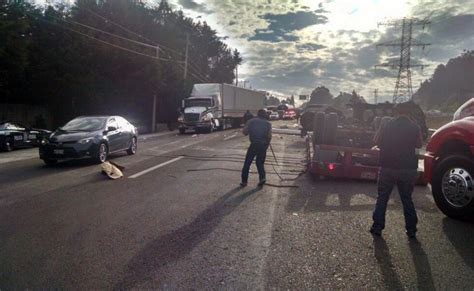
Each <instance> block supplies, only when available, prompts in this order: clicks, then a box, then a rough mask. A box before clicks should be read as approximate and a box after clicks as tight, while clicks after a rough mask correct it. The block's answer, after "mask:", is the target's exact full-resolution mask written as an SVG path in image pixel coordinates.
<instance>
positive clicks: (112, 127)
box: [107, 126, 117, 132]
mask: <svg viewBox="0 0 474 291" xmlns="http://www.w3.org/2000/svg"><path fill="white" fill-rule="evenodd" d="M115 130H117V128H116V127H115V126H109V127H107V132H111V131H115Z"/></svg>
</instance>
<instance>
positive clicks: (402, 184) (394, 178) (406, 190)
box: [370, 103, 422, 239]
mask: <svg viewBox="0 0 474 291" xmlns="http://www.w3.org/2000/svg"><path fill="white" fill-rule="evenodd" d="M410 110H411V107H410V105H409V104H407V103H400V104H397V105H396V107H395V113H396V118H395V119H393V120H392V121H390V122H388V123H387V124H386V125H384V126H381V128H380V130H379V132H378V133H377V134H376V136H375V143H376V145H377V146H378V148H379V149H380V172H379V178H378V196H377V203H376V205H375V210H374V213H373V221H374V222H373V225H372V227H371V228H370V232H371V233H372V234H374V235H377V236H380V235H381V234H382V230H383V229H384V228H385V213H386V211H387V203H388V200H389V198H390V194H391V192H392V190H393V188H394V186H395V185H396V186H397V188H398V192H399V194H400V200H401V201H402V204H403V214H404V216H405V228H406V234H407V235H408V237H409V238H411V239H414V238H416V231H417V227H416V226H417V223H418V218H417V215H416V210H415V206H414V204H413V200H412V193H413V188H414V185H415V180H416V178H417V175H418V172H417V169H418V157H417V155H416V149H417V148H420V147H421V146H422V135H421V131H420V127H419V126H418V125H417V124H416V123H414V122H413V121H412V120H411V118H410Z"/></svg>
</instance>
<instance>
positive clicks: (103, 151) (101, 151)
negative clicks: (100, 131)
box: [95, 143, 109, 164]
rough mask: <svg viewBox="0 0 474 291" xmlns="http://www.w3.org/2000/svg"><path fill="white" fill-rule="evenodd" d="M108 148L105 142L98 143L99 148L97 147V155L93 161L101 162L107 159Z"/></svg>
mask: <svg viewBox="0 0 474 291" xmlns="http://www.w3.org/2000/svg"><path fill="white" fill-rule="evenodd" d="M108 152H109V151H108V148H107V145H106V144H105V143H100V144H99V148H98V149H97V156H96V157H95V161H96V163H98V164H101V163H103V162H105V161H106V160H107V156H108Z"/></svg>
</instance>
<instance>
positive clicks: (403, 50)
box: [375, 18, 430, 103]
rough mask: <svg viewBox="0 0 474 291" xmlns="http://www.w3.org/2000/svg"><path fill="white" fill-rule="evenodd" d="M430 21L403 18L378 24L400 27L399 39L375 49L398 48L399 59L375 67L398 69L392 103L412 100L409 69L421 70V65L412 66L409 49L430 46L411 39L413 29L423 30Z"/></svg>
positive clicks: (380, 44) (381, 44)
mask: <svg viewBox="0 0 474 291" xmlns="http://www.w3.org/2000/svg"><path fill="white" fill-rule="evenodd" d="M429 23H430V21H428V19H423V20H420V19H417V18H403V19H402V20H395V21H389V22H384V23H380V25H389V26H400V25H401V26H402V35H401V38H400V39H397V40H394V41H389V42H384V43H379V44H377V47H381V46H385V47H399V48H400V59H399V60H394V61H390V62H387V63H383V64H380V65H376V66H375V67H376V68H377V67H390V68H392V69H398V77H397V82H396V83H395V90H394V92H393V102H394V103H399V102H406V101H409V100H411V99H412V96H413V87H412V84H411V69H412V68H415V67H420V68H421V69H423V68H424V67H425V65H423V64H412V63H411V49H412V47H414V46H416V47H422V48H423V49H424V48H425V47H426V46H428V45H430V44H429V43H421V42H418V41H416V40H415V39H414V38H413V28H414V27H415V26H422V27H423V29H424V28H425V26H426V25H428V24H429Z"/></svg>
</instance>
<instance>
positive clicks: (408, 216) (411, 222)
mask: <svg viewBox="0 0 474 291" xmlns="http://www.w3.org/2000/svg"><path fill="white" fill-rule="evenodd" d="M416 177H417V170H411V169H402V170H398V169H387V168H382V169H380V173H379V180H378V197H377V203H376V205H375V210H374V214H373V217H372V218H373V220H374V224H373V226H372V227H373V228H374V229H376V230H382V229H384V228H385V212H386V211H387V203H388V200H389V198H390V194H391V193H392V190H393V187H394V186H395V185H397V188H398V193H399V194H400V199H401V200H402V204H403V214H404V215H405V228H406V230H407V232H409V233H415V232H416V224H417V223H418V217H417V216H416V210H415V205H414V204H413V200H412V197H411V196H412V193H413V188H414V186H415V180H416Z"/></svg>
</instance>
